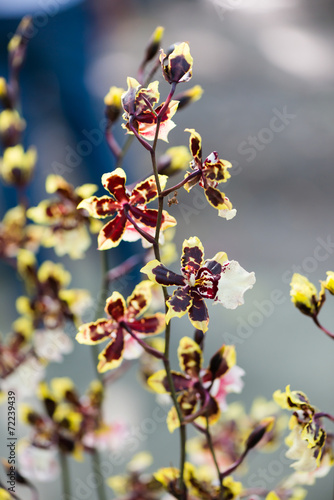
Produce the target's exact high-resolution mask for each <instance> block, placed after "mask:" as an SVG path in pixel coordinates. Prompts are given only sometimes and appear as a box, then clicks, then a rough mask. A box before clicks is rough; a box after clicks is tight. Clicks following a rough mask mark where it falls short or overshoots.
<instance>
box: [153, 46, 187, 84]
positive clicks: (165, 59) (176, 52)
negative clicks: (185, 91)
mask: <svg viewBox="0 0 334 500" xmlns="http://www.w3.org/2000/svg"><path fill="white" fill-rule="evenodd" d="M160 62H161V67H162V74H163V76H164V78H165V80H167V82H168V83H181V82H187V81H189V80H190V78H191V76H192V65H193V58H192V56H191V55H190V49H189V45H188V43H187V42H182V43H180V44H179V45H175V46H174V47H173V48H172V50H170V51H168V52H167V55H166V54H165V53H164V51H163V50H162V51H161V55H160Z"/></svg>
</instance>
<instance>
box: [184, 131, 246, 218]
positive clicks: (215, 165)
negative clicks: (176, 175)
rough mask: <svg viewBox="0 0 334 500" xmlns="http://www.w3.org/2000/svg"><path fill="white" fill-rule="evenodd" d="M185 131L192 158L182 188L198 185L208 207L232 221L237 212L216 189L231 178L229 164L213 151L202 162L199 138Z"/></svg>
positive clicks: (200, 139) (191, 132) (188, 189)
mask: <svg viewBox="0 0 334 500" xmlns="http://www.w3.org/2000/svg"><path fill="white" fill-rule="evenodd" d="M185 131H186V132H189V133H190V138H189V149H190V152H191V154H192V156H193V160H192V162H191V163H190V167H191V169H192V172H187V174H186V176H185V178H187V177H189V180H188V182H187V183H186V184H185V186H184V187H185V189H186V190H187V191H190V189H191V188H193V187H194V186H195V185H196V184H199V185H200V186H201V187H202V188H203V189H204V194H205V196H206V199H207V200H208V202H209V203H210V205H212V206H213V207H214V208H216V209H218V211H219V212H218V215H219V216H220V217H223V218H225V219H227V220H229V219H232V218H233V217H234V216H235V214H236V212H237V211H236V209H234V208H233V206H232V203H231V202H230V200H229V199H228V198H227V197H226V196H225V194H224V193H222V192H221V191H219V189H217V185H218V184H219V183H221V182H226V181H227V180H228V179H229V178H230V177H231V174H230V173H229V171H228V169H229V168H231V167H232V165H231V163H230V162H229V161H226V160H221V159H219V157H218V153H217V152H216V151H213V153H211V154H210V155H209V156H208V157H207V158H206V159H205V160H204V162H203V160H202V138H201V136H200V135H199V134H198V133H197V132H196V130H194V129H192V128H191V129H190V128H186V129H185Z"/></svg>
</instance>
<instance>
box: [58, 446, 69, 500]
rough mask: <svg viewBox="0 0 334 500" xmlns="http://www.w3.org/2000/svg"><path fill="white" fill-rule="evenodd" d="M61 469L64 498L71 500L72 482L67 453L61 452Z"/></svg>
mask: <svg viewBox="0 0 334 500" xmlns="http://www.w3.org/2000/svg"><path fill="white" fill-rule="evenodd" d="M60 467H61V482H62V492H63V496H62V498H63V499H64V500H69V499H70V498H71V481H70V471H69V467H68V458H67V456H66V454H65V453H63V452H62V451H61V452H60Z"/></svg>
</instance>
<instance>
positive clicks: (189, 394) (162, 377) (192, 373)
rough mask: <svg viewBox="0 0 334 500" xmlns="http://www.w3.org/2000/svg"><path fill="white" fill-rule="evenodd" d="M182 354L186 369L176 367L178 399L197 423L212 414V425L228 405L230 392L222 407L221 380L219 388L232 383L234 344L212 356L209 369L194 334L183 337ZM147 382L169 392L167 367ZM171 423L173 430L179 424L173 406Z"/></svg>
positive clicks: (173, 373) (184, 412)
mask: <svg viewBox="0 0 334 500" xmlns="http://www.w3.org/2000/svg"><path fill="white" fill-rule="evenodd" d="M178 357H179V364H180V368H181V370H182V372H176V371H173V370H172V379H173V382H174V386H175V390H176V392H177V393H178V394H179V397H178V401H179V404H180V408H181V411H182V413H183V416H184V417H186V418H188V420H189V419H193V420H195V418H196V419H197V420H196V422H197V423H200V422H201V418H203V416H206V417H208V418H209V421H210V423H211V424H213V423H215V422H217V420H218V419H219V416H220V409H221V408H224V406H225V396H226V394H224V396H223V400H224V405H223V406H222V398H221V394H219V391H217V387H216V386H217V383H218V386H219V387H220V386H224V385H226V386H228V385H230V382H231V377H230V380H228V376H229V375H231V371H232V370H233V368H236V364H235V363H236V354H235V349H234V346H228V345H223V346H222V347H221V348H220V349H219V350H218V351H217V352H216V353H215V354H214V356H213V357H212V358H211V360H210V363H209V366H208V368H206V369H204V368H202V363H203V355H202V350H201V348H200V346H199V345H198V344H197V343H196V342H195V341H194V340H192V339H191V338H190V337H183V338H182V339H181V340H180V344H179V348H178ZM232 378H233V375H232ZM225 381H226V384H225ZM147 383H148V385H149V387H150V388H151V389H153V390H154V391H155V392H157V393H160V394H163V393H165V392H169V384H168V380H167V374H166V371H165V370H160V371H158V372H156V373H154V374H153V375H151V376H150V377H149V379H148V381H147ZM232 391H233V388H232V387H231V392H232ZM235 392H238V390H237V391H235ZM204 424H205V419H204ZM167 425H168V428H169V430H170V432H173V431H174V430H175V429H176V428H177V427H178V426H179V419H178V416H177V413H176V409H175V407H172V408H171V410H170V412H169V414H168V417H167Z"/></svg>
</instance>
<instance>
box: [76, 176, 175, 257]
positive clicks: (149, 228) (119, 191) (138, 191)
mask: <svg viewBox="0 0 334 500" xmlns="http://www.w3.org/2000/svg"><path fill="white" fill-rule="evenodd" d="M159 179H160V183H161V188H162V189H163V188H164V186H165V185H166V182H167V176H165V175H160V176H159ZM125 183H126V175H125V172H124V170H123V169H121V168H117V169H116V170H114V171H113V172H109V173H107V174H104V175H103V176H102V184H103V186H104V188H105V189H106V190H107V191H109V193H110V194H111V197H110V196H102V197H101V198H97V197H96V196H91V197H90V198H87V199H85V200H83V201H82V202H81V203H79V205H78V209H85V210H87V212H88V213H89V215H91V216H92V217H96V218H98V219H102V218H105V217H113V219H112V220H111V221H109V222H108V223H107V224H105V225H104V226H103V227H102V229H101V230H100V233H99V236H98V248H99V250H107V249H108V248H113V247H116V246H117V245H119V243H120V242H121V240H122V239H123V240H125V241H134V240H138V239H139V238H140V236H141V235H140V233H139V232H137V235H136V234H135V233H134V231H133V226H134V224H133V221H134V222H135V225H136V226H137V227H139V228H140V229H142V230H143V231H145V233H147V234H149V235H151V236H152V235H154V234H155V229H156V225H157V219H158V211H157V210H155V209H148V208H146V204H147V203H149V202H151V201H153V200H154V199H156V198H157V196H158V190H157V185H156V183H155V180H154V176H151V177H149V178H148V179H146V180H145V181H142V182H139V183H138V184H137V185H136V186H135V188H134V189H133V190H132V192H131V193H130V192H129V191H128V190H127V189H126V187H125ZM175 224H176V220H175V219H174V217H171V216H170V215H169V214H168V213H167V212H166V211H165V210H164V211H163V213H162V223H161V230H162V231H164V230H165V229H167V228H168V227H172V226H175Z"/></svg>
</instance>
